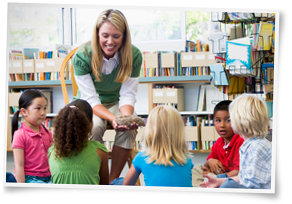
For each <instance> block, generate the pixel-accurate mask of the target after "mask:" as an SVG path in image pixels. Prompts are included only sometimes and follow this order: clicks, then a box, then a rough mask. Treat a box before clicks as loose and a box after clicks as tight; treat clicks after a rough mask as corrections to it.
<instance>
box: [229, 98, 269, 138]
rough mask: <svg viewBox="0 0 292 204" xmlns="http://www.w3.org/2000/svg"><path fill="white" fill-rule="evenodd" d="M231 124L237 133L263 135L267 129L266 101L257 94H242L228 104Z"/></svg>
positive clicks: (247, 135)
mask: <svg viewBox="0 0 292 204" xmlns="http://www.w3.org/2000/svg"><path fill="white" fill-rule="evenodd" d="M229 112H230V119H231V126H232V128H233V130H234V131H235V132H237V133H238V134H239V135H244V136H246V137H255V136H259V137H265V136H266V134H267V131H268V123H269V117H268V110H267V105H266V103H265V102H264V101H263V100H262V99H260V98H259V97H257V96H254V95H249V94H243V95H241V96H239V97H238V98H236V99H235V100H234V101H233V102H232V103H231V104H230V106H229Z"/></svg>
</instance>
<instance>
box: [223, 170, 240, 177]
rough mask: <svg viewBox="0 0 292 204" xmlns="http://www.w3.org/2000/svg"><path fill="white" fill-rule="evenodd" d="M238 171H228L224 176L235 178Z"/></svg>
mask: <svg viewBox="0 0 292 204" xmlns="http://www.w3.org/2000/svg"><path fill="white" fill-rule="evenodd" d="M238 172H239V171H238V170H235V169H234V170H232V171H229V172H227V173H226V175H227V176H228V177H233V176H237V175H238Z"/></svg>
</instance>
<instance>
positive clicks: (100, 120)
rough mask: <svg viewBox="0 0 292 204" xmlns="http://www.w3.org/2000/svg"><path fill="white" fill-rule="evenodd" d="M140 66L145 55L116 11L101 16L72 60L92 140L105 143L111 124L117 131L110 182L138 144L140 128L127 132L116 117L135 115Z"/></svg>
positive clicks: (134, 127)
mask: <svg viewBox="0 0 292 204" xmlns="http://www.w3.org/2000/svg"><path fill="white" fill-rule="evenodd" d="M141 64H142V54H141V52H140V50H139V49H138V48H136V47H135V46H133V45H132V44H131V36H130V31H129V27H128V23H127V20H126V18H125V16H124V15H123V14H122V13H121V12H120V11H118V10H113V9H109V10H105V11H103V12H102V13H101V14H100V15H99V17H98V19H97V22H96V25H95V28H94V32H93V38H92V41H91V42H87V43H85V44H84V45H82V46H81V47H80V48H79V49H78V50H77V51H76V53H75V55H74V57H73V66H74V74H75V79H76V82H77V85H78V94H77V97H79V98H81V99H84V100H86V101H88V103H89V104H90V105H91V107H92V109H93V113H94V116H93V128H92V134H91V136H90V137H89V139H90V140H97V141H100V142H102V143H103V141H102V137H103V135H104V132H105V131H106V127H107V123H108V122H110V123H111V125H112V126H113V128H114V129H115V130H116V136H115V142H114V145H113V149H112V164H111V170H110V176H109V182H110V183H111V182H112V181H113V180H114V179H115V178H118V177H119V176H120V174H121V171H122V170H123V167H124V165H125V163H126V161H127V159H128V157H129V154H130V153H131V149H133V147H134V145H135V138H136V134H137V130H136V128H137V126H136V125H133V127H132V128H128V129H126V130H125V129H124V128H125V127H123V126H119V125H118V124H117V120H116V117H117V116H119V115H132V114H133V113H134V105H135V102H136V93H137V88H138V83H139V74H140V69H141Z"/></svg>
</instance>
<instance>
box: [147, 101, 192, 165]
mask: <svg viewBox="0 0 292 204" xmlns="http://www.w3.org/2000/svg"><path fill="white" fill-rule="evenodd" d="M144 137H145V145H146V155H147V156H149V159H148V162H149V163H151V162H155V164H163V165H165V166H167V165H170V166H173V164H172V162H171V159H173V161H175V162H176V163H177V164H180V165H183V164H185V163H186V156H187V154H188V149H187V145H186V141H185V134H184V123H183V120H182V118H181V116H180V114H179V113H178V112H177V110H176V109H174V108H173V107H171V106H157V107H155V108H154V109H152V111H151V112H150V114H149V117H148V120H147V124H146V128H145V132H144Z"/></svg>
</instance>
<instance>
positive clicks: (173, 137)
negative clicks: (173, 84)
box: [123, 106, 193, 187]
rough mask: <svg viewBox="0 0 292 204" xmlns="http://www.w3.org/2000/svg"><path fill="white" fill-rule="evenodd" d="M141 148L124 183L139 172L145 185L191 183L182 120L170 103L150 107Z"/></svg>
mask: <svg viewBox="0 0 292 204" xmlns="http://www.w3.org/2000/svg"><path fill="white" fill-rule="evenodd" d="M144 140H145V147H146V148H145V151H141V152H139V153H138V154H137V155H136V157H135V158H134V160H133V165H132V166H131V168H130V170H129V172H128V174H127V175H126V177H125V180H124V183H123V184H124V185H134V184H135V183H136V181H137V178H138V177H139V174H140V173H143V175H144V181H145V184H146V186H176V187H191V186H192V168H193V164H192V161H191V159H190V158H189V157H188V149H187V145H186V141H185V135H184V124H183V121H182V118H181V116H180V114H179V113H178V112H177V111H176V110H175V109H174V108H172V107H170V106H158V107H156V108H154V109H153V110H152V111H151V112H150V114H149V117H148V120H147V125H146V128H145V131H144Z"/></svg>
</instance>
